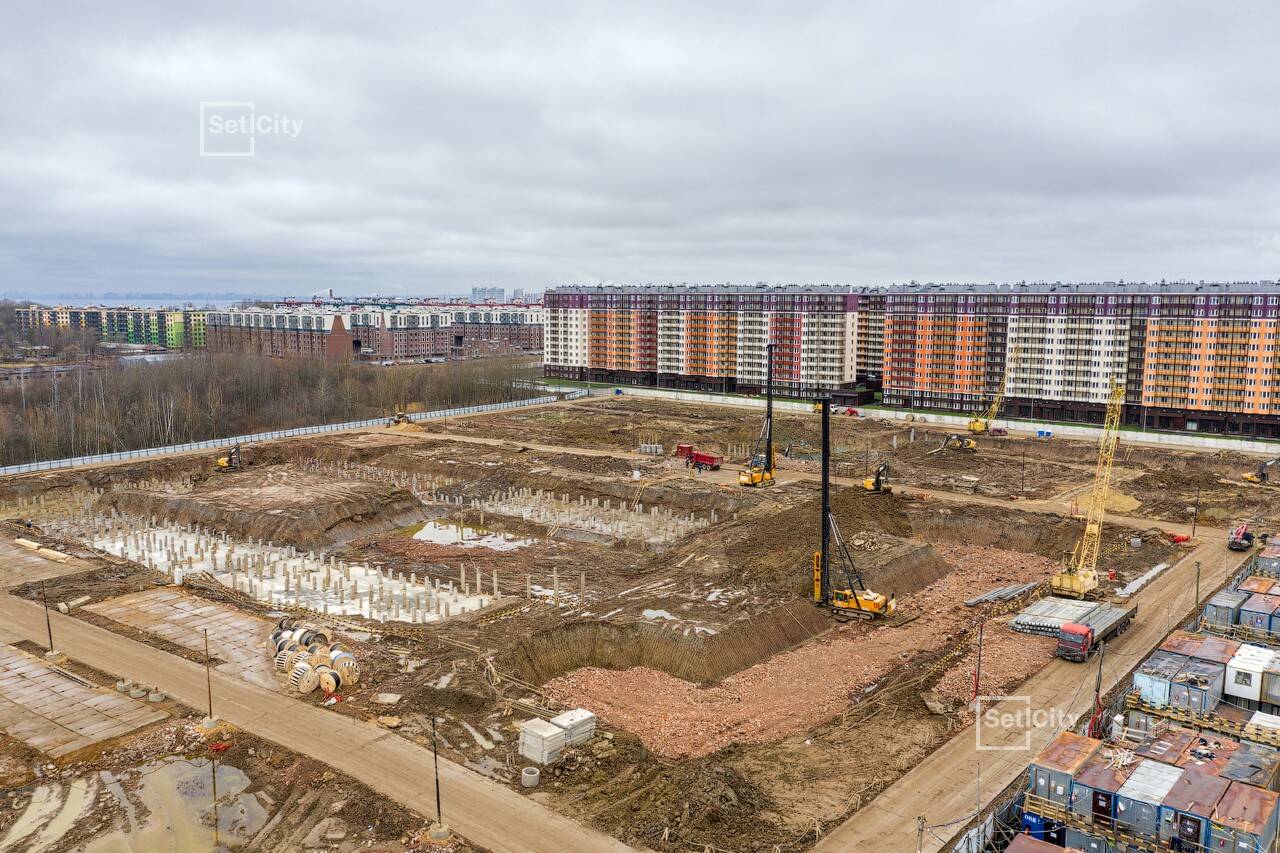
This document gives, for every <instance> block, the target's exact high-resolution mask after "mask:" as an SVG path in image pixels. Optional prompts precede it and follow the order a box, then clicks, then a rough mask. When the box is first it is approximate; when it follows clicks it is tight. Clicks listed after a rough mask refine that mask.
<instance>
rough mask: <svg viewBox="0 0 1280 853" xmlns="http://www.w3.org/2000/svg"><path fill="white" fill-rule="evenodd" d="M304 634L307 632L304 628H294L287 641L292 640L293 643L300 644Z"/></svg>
mask: <svg viewBox="0 0 1280 853" xmlns="http://www.w3.org/2000/svg"><path fill="white" fill-rule="evenodd" d="M306 632H307V629H306V628H294V629H293V633H292V634H291V635H290V636H289V639H291V640H293V641H294V642H295V643H300V642H302V635H303V634H305V633H306Z"/></svg>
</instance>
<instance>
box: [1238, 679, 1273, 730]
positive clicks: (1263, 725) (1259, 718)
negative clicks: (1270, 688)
mask: <svg viewBox="0 0 1280 853" xmlns="http://www.w3.org/2000/svg"><path fill="white" fill-rule="evenodd" d="M1264 684H1265V682H1264ZM1264 690H1265V687H1264ZM1278 736H1280V717H1277V716H1276V715H1275V714H1268V713H1265V712H1263V711H1255V712H1254V713H1253V716H1252V717H1250V718H1249V724H1248V725H1247V726H1245V728H1244V731H1243V732H1241V737H1243V738H1244V740H1245V742H1246V743H1261V744H1263V745H1266V744H1265V741H1262V740H1261V738H1263V737H1266V738H1267V739H1268V740H1269V739H1271V738H1274V737H1278Z"/></svg>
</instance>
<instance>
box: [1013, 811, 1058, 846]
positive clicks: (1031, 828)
mask: <svg viewBox="0 0 1280 853" xmlns="http://www.w3.org/2000/svg"><path fill="white" fill-rule="evenodd" d="M1019 837H1020V838H1026V837H1030V838H1034V839H1036V840H1037V841H1043V842H1045V843H1047V844H1053V845H1056V846H1055V848H1054V849H1055V850H1056V849H1057V848H1059V847H1061V846H1062V844H1063V842H1064V841H1066V827H1065V826H1064V825H1063V824H1062V823H1059V822H1058V821H1056V820H1054V819H1053V818H1048V817H1041V816H1040V815H1038V814H1032V813H1031V812H1026V811H1024V812H1023V813H1022V835H1020V836H1019Z"/></svg>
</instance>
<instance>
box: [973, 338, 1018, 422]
mask: <svg viewBox="0 0 1280 853" xmlns="http://www.w3.org/2000/svg"><path fill="white" fill-rule="evenodd" d="M1017 357H1018V347H1017V346H1016V345H1015V346H1014V347H1013V348H1012V349H1010V350H1009V355H1008V357H1007V358H1006V360H1005V367H1004V373H1003V374H1002V375H1001V376H1000V387H999V388H998V389H997V390H996V395H995V397H993V398H992V399H991V405H989V406H987V409H986V411H984V412H983V413H982V414H981V415H980V416H979V417H976V418H972V419H971V420H970V421H969V432H971V433H973V434H974V435H984V434H985V433H986V432H987V430H989V429H990V428H991V422H992V421H994V420H995V419H996V418H997V417H998V416H999V415H1000V407H1001V406H1002V405H1004V392H1005V389H1006V388H1007V387H1008V384H1009V365H1010V364H1012V363H1013V360H1014V359H1015V358H1017Z"/></svg>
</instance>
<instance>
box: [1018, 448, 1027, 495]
mask: <svg viewBox="0 0 1280 853" xmlns="http://www.w3.org/2000/svg"><path fill="white" fill-rule="evenodd" d="M1026 493H1027V446H1026V445H1025V444H1024V445H1022V487H1021V488H1020V489H1019V490H1018V494H1020V495H1025V494H1026Z"/></svg>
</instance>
